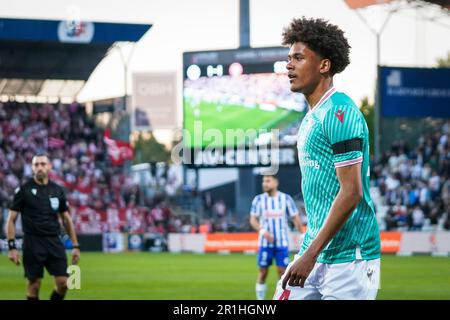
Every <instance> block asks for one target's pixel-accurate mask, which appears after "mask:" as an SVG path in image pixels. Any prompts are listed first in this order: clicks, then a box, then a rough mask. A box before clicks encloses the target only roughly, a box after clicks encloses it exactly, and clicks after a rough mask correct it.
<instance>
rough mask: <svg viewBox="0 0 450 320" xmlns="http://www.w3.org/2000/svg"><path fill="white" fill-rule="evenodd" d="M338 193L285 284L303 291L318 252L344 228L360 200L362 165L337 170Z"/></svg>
mask: <svg viewBox="0 0 450 320" xmlns="http://www.w3.org/2000/svg"><path fill="white" fill-rule="evenodd" d="M336 174H337V177H338V181H339V185H340V189H339V192H338V194H337V196H336V198H335V200H334V202H333V205H332V206H331V209H330V212H329V214H328V215H327V218H326V220H325V222H324V225H323V227H322V228H321V229H320V231H319V233H318V234H317V237H316V238H315V239H314V241H313V242H311V245H310V246H309V248H308V250H306V251H305V252H304V254H303V255H302V256H301V257H300V258H299V259H298V260H297V261H296V262H295V263H294V264H293V265H292V267H291V268H290V269H289V270H288V271H287V273H286V276H285V277H284V279H283V285H282V287H283V289H285V288H286V284H289V285H290V286H300V287H302V288H303V286H304V284H305V281H306V279H307V278H308V276H309V274H310V272H311V270H312V269H313V268H314V264H315V263H316V260H317V257H318V256H319V254H320V252H321V251H322V250H323V249H324V248H325V247H326V246H327V244H328V243H329V242H330V241H331V239H333V237H334V236H335V235H336V233H337V232H338V231H339V230H340V229H341V228H342V227H343V226H344V224H345V222H346V221H347V219H348V218H349V216H350V215H351V213H352V212H353V211H354V210H355V208H356V207H357V206H358V203H359V202H360V200H361V198H362V183H361V163H358V164H355V165H351V166H345V167H340V168H337V169H336Z"/></svg>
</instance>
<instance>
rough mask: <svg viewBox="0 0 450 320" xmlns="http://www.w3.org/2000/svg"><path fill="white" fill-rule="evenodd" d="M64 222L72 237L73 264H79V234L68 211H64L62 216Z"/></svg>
mask: <svg viewBox="0 0 450 320" xmlns="http://www.w3.org/2000/svg"><path fill="white" fill-rule="evenodd" d="M62 220H63V224H64V227H65V228H66V231H67V234H68V235H69V237H70V240H71V241H72V244H73V247H74V248H73V250H72V264H77V263H78V261H79V260H80V249H79V244H78V239H77V234H76V233H75V227H74V225H73V221H72V218H71V216H70V214H69V212H68V211H64V213H63V214H62Z"/></svg>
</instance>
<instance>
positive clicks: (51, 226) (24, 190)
mask: <svg viewBox="0 0 450 320" xmlns="http://www.w3.org/2000/svg"><path fill="white" fill-rule="evenodd" d="M10 209H11V210H13V211H18V212H20V213H21V215H22V226H23V232H24V234H25V235H27V234H30V235H34V236H58V235H59V234H60V233H61V226H60V223H59V220H58V214H59V213H63V212H65V211H67V210H68V206H67V200H66V195H65V192H64V189H63V188H62V187H60V186H59V185H57V184H56V183H54V182H52V181H49V182H48V184H46V185H40V184H38V183H36V181H35V180H34V179H30V180H29V181H27V182H26V183H24V184H23V185H22V186H21V187H20V188H18V189H16V193H15V195H14V200H13V203H12V205H11V206H10Z"/></svg>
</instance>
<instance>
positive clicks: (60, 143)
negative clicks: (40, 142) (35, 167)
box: [48, 137, 66, 149]
mask: <svg viewBox="0 0 450 320" xmlns="http://www.w3.org/2000/svg"><path fill="white" fill-rule="evenodd" d="M65 144H66V142H65V141H64V140H62V139H58V138H53V137H49V138H48V147H49V148H52V149H56V148H61V147H64V145H65Z"/></svg>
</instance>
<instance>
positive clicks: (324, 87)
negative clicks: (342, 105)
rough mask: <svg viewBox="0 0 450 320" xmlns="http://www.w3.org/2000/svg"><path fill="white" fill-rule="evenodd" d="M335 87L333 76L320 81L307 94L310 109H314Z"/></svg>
mask: <svg viewBox="0 0 450 320" xmlns="http://www.w3.org/2000/svg"><path fill="white" fill-rule="evenodd" d="M332 88H333V78H326V79H324V80H322V81H320V82H319V84H318V85H317V87H316V88H315V89H314V90H313V91H312V92H311V93H310V94H305V99H306V101H308V106H309V110H310V111H312V110H314V109H315V108H316V107H317V106H318V105H319V103H320V102H322V98H323V97H324V96H325V94H326V93H327V92H328V91H330V90H331V89H332Z"/></svg>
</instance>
